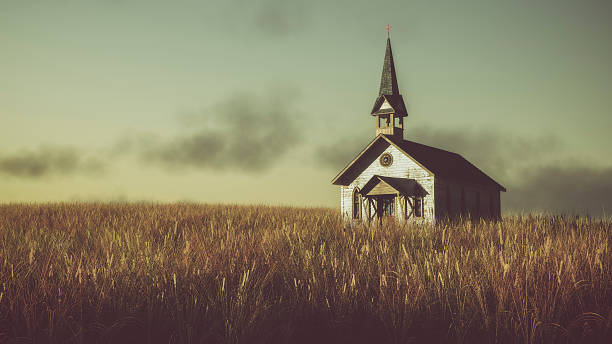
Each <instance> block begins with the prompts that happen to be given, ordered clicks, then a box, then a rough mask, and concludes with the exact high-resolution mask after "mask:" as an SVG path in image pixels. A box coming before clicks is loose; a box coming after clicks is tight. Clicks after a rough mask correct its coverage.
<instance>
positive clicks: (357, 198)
mask: <svg viewBox="0 0 612 344" xmlns="http://www.w3.org/2000/svg"><path fill="white" fill-rule="evenodd" d="M353 218H354V219H360V218H361V195H360V194H359V189H357V188H355V190H353Z"/></svg>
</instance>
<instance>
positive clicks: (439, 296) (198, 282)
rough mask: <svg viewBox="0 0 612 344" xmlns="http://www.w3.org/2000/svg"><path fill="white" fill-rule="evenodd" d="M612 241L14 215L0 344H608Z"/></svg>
mask: <svg viewBox="0 0 612 344" xmlns="http://www.w3.org/2000/svg"><path fill="white" fill-rule="evenodd" d="M611 235H612V222H611V221H609V220H592V219H587V218H562V217H527V218H525V217H524V218H520V217H511V218H505V219H504V221H503V222H499V223H477V224H474V223H471V222H464V223H460V224H454V225H451V224H439V225H436V226H406V225H397V224H394V223H384V224H382V225H376V226H355V227H352V228H346V227H345V226H344V225H343V224H342V222H341V221H340V218H339V213H338V212H337V211H335V210H330V209H305V208H289V207H266V206H234V205H196V204H172V205H154V204H95V203H94V204H68V203H65V204H64V203H62V204H47V205H24V204H13V205H3V206H0V333H1V334H0V342H36V343H41V342H43V343H46V342H50V343H65V342H78V343H93V342H104V343H106V342H108V343H116V342H148V343H158V342H160V343H161V342H163V343H168V342H171V343H289V342H291V343H294V342H297V343H315V342H333V343H349V342H351V343H355V342H358V343H361V342H363V343H366V342H367V343H374V342H387V343H407V342H457V343H471V342H490V343H515V342H516V343H541V342H549V343H566V342H567V343H573V342H589V343H591V342H598V341H599V342H602V343H607V342H610V341H611V338H612V258H611V257H612V256H611V254H610V244H611V242H610V237H611Z"/></svg>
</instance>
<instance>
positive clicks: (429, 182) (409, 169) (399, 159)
mask: <svg viewBox="0 0 612 344" xmlns="http://www.w3.org/2000/svg"><path fill="white" fill-rule="evenodd" d="M385 152H388V153H390V154H391V155H392V156H393V164H392V165H391V166H389V167H384V166H382V165H381V164H380V161H379V159H378V158H377V159H376V160H374V161H373V162H372V163H371V164H370V165H369V166H368V167H367V168H366V169H365V170H364V171H363V172H362V173H361V174H360V175H359V176H358V177H357V178H355V180H354V181H353V182H352V183H351V184H350V185H348V186H341V187H340V192H341V201H340V205H341V211H342V217H343V218H344V219H351V218H352V204H353V203H352V197H353V190H354V189H355V187H357V188H359V189H361V188H362V187H363V186H364V185H365V184H366V183H367V182H368V181H369V180H370V178H372V176H374V175H380V176H387V177H398V178H410V179H415V180H416V181H417V182H418V183H419V184H421V186H422V187H423V188H424V189H425V191H426V192H427V196H425V197H424V198H423V211H424V216H423V217H422V218H420V219H416V218H414V217H411V218H410V219H409V221H416V222H422V221H432V220H433V219H434V209H435V204H434V177H433V176H432V175H430V174H429V172H427V171H426V170H425V169H423V168H422V167H421V166H419V165H418V164H417V163H415V162H414V161H413V160H412V159H411V158H409V157H407V156H406V155H404V153H402V152H400V151H399V150H398V149H397V148H395V146H393V145H389V147H387V149H385ZM382 154H384V152H383V153H381V155H382ZM396 206H397V207H396V212H395V213H396V215H397V216H398V218H399V217H401V207H400V206H399V202H396ZM361 208H362V209H361V211H362V213H361V218H362V219H366V218H367V208H366V207H364V206H362V207H361Z"/></svg>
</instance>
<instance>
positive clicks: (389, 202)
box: [375, 195, 395, 218]
mask: <svg viewBox="0 0 612 344" xmlns="http://www.w3.org/2000/svg"><path fill="white" fill-rule="evenodd" d="M375 199H376V216H377V217H378V218H383V217H385V216H395V195H379V196H377V197H375Z"/></svg>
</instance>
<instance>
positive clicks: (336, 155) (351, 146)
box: [314, 135, 369, 171]
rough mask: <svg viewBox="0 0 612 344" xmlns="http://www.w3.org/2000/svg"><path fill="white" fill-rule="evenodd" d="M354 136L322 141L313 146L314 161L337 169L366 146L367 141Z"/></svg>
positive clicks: (321, 165) (322, 165)
mask: <svg viewBox="0 0 612 344" xmlns="http://www.w3.org/2000/svg"><path fill="white" fill-rule="evenodd" d="M356 136H358V135H355V136H351V137H341V138H338V139H336V140H334V141H333V142H328V143H322V144H319V145H317V146H315V148H314V161H315V163H316V164H317V165H319V166H320V167H325V168H329V169H333V170H338V171H340V169H341V168H342V167H344V166H346V165H347V164H348V163H349V162H351V161H353V159H354V158H355V157H356V156H357V154H359V152H361V150H362V149H363V148H364V147H366V146H367V144H368V143H369V141H368V140H367V139H365V138H366V137H367V136H363V137H362V139H359V138H357V137H356Z"/></svg>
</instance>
